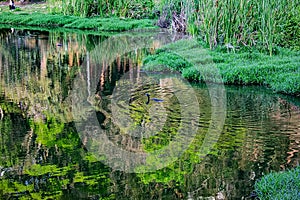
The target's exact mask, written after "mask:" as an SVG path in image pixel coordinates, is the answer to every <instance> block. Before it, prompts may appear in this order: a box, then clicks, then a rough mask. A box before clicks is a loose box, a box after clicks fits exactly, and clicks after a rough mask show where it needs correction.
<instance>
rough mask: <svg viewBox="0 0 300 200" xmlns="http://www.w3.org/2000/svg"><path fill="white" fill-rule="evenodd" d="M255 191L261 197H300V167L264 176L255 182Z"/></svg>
mask: <svg viewBox="0 0 300 200" xmlns="http://www.w3.org/2000/svg"><path fill="white" fill-rule="evenodd" d="M255 191H256V193H257V195H258V197H259V199H265V200H269V199H270V200H271V199H272V200H273V199H280V200H296V199H300V167H299V166H298V167H297V168H295V169H292V170H289V171H285V172H281V173H278V172H275V173H270V174H268V175H266V176H264V177H263V178H262V179H261V180H259V181H257V182H256V183H255Z"/></svg>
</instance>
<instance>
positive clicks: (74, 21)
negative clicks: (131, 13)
mask: <svg viewBox="0 0 300 200" xmlns="http://www.w3.org/2000/svg"><path fill="white" fill-rule="evenodd" d="M0 23H2V24H10V25H23V26H24V25H26V26H38V27H63V28H72V29H80V30H94V31H127V30H132V29H143V28H155V26H154V25H153V24H154V21H153V20H150V19H143V20H136V19H122V18H117V17H114V18H100V17H93V18H82V17H76V16H66V15H54V14H42V13H36V12H35V13H32V14H29V13H25V12H2V13H0Z"/></svg>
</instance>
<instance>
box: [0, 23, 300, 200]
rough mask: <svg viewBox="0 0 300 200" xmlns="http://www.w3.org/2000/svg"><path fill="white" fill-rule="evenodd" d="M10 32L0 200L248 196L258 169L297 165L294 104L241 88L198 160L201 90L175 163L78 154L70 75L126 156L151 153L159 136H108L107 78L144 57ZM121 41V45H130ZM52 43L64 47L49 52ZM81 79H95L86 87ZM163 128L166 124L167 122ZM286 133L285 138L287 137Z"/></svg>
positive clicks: (205, 99)
mask: <svg viewBox="0 0 300 200" xmlns="http://www.w3.org/2000/svg"><path fill="white" fill-rule="evenodd" d="M10 32H11V30H10V29H9V30H7V31H2V32H1V34H0V40H1V45H0V48H1V49H0V58H1V59H0V62H1V63H0V74H1V79H0V81H1V83H0V90H1V97H0V107H1V109H2V110H3V119H2V120H0V135H1V137H0V150H1V158H0V175H1V177H0V196H1V198H4V199H6V198H9V197H10V198H13V197H15V198H18V196H20V195H23V196H26V197H28V198H30V197H31V198H34V197H36V198H39V199H41V198H44V199H46V198H52V199H57V198H63V199H64V198H65V199H70V198H74V199H75V198H76V199H88V198H100V197H101V198H107V199H132V198H134V199H180V198H187V197H188V192H189V194H190V195H191V196H192V197H195V198H196V197H199V196H206V197H207V196H215V195H216V194H217V193H218V192H222V194H224V195H225V196H226V197H227V198H231V197H232V198H234V197H242V196H247V195H248V194H249V193H250V192H251V190H252V188H251V187H252V184H253V182H254V180H255V179H257V178H258V177H259V176H261V174H262V172H268V171H271V170H279V169H280V165H282V166H284V167H290V166H292V165H294V164H295V163H296V162H297V160H299V159H298V158H299V154H298V153H297V151H298V150H299V145H298V143H299V133H298V132H297V131H298V129H297V127H298V121H299V110H298V107H297V106H293V105H291V104H290V103H288V102H287V101H285V100H284V99H283V98H278V97H277V96H273V95H268V94H264V93H263V92H262V93H260V92H257V93H255V92H253V91H246V90H245V89H243V90H242V91H238V90H233V91H232V92H231V91H228V94H227V96H228V102H229V103H228V106H229V108H228V110H229V111H230V112H229V113H228V116H227V122H226V125H225V127H224V131H223V134H222V135H221V137H220V139H219V142H218V144H217V145H216V147H215V149H214V150H213V151H212V152H211V154H210V155H209V156H207V157H205V158H203V159H200V157H199V156H200V153H199V152H198V150H199V148H200V146H201V142H202V141H203V137H204V134H205V133H206V131H207V128H208V126H209V120H210V112H211V111H210V109H209V106H208V105H210V99H209V94H208V93H207V91H206V90H199V91H198V92H197V94H198V98H199V99H201V102H202V103H201V105H200V106H201V119H200V122H199V123H200V126H201V129H200V130H199V134H197V135H196V137H195V139H194V141H193V142H192V144H191V145H190V147H189V149H188V150H187V151H186V152H185V153H184V154H183V155H182V157H181V158H180V159H179V160H178V161H176V162H174V163H173V164H172V165H170V166H168V167H166V168H164V169H161V170H158V171H156V172H153V173H146V174H137V175H136V174H125V173H122V172H118V171H111V169H108V168H107V167H106V166H104V165H103V164H102V163H101V162H100V161H98V160H97V159H96V158H95V157H94V156H93V155H91V154H90V153H89V152H87V151H86V149H85V146H84V140H81V138H80V137H79V136H78V133H77V132H76V130H75V127H74V124H73V116H72V115H71V113H72V110H70V102H69V98H68V95H69V92H70V90H71V89H72V84H73V79H74V77H77V78H78V77H79V78H81V79H82V83H83V85H82V86H86V88H87V89H86V90H85V92H86V93H79V94H78V96H79V97H78V98H82V97H83V98H84V99H85V100H88V101H89V102H90V103H91V104H95V107H96V108H97V109H98V114H99V118H101V120H102V121H103V127H104V128H108V127H110V128H111V129H110V131H111V132H110V134H111V135H109V136H110V138H111V139H112V141H114V142H116V143H117V144H118V143H122V142H123V143H122V144H121V145H123V147H124V148H127V149H128V150H129V151H138V150H140V151H145V150H149V151H150V150H152V149H151V148H154V149H155V148H159V147H160V146H159V145H160V142H161V141H162V140H163V138H160V137H159V134H158V135H156V137H154V138H150V139H149V140H144V141H143V142H144V143H141V142H140V141H138V140H135V139H133V138H131V137H129V136H123V135H120V134H113V133H117V132H118V130H117V127H114V126H113V124H112V121H111V120H110V117H111V116H110V112H109V111H110V110H109V107H110V102H111V101H110V98H111V96H110V95H111V94H112V91H113V88H114V84H115V82H116V80H118V79H119V76H120V75H122V74H125V73H126V72H127V71H128V70H129V69H130V68H133V69H135V71H133V72H137V71H138V70H140V66H141V64H140V63H141V59H142V58H143V54H144V53H146V51H143V50H141V51H137V52H128V53H127V54H124V55H123V54H121V53H120V54H119V55H118V56H113V55H114V54H113V53H112V52H111V55H109V53H108V52H107V53H106V54H105V53H103V56H104V57H102V58H105V59H103V60H101V61H100V60H99V62H98V61H97V62H93V60H92V59H91V60H90V61H91V62H90V63H88V60H87V57H86V56H85V55H86V53H87V52H90V51H91V50H92V49H93V48H95V46H97V45H90V46H89V47H86V45H85V44H87V43H91V44H92V43H93V42H91V40H96V41H98V42H103V41H104V39H101V38H99V37H92V36H84V35H82V36H80V35H77V36H74V35H65V36H64V35H61V34H54V33H53V34H50V35H48V34H46V33H43V35H41V34H39V35H37V34H34V33H33V32H31V33H30V35H29V34H28V33H27V32H26V31H25V32H19V33H17V32H15V33H14V34H18V37H14V36H12V35H11V34H10ZM42 37H43V38H50V40H47V39H42ZM19 38H21V39H20V40H19ZM124 38H126V37H124ZM124 38H122V39H121V40H123V42H124V44H125V43H126V42H127V43H128V42H133V40H130V39H124ZM117 39H118V38H117ZM117 39H116V40H117ZM119 39H120V38H119ZM113 41H114V40H112V41H111V43H109V44H108V43H107V44H106V45H107V48H108V47H110V48H116V51H118V50H119V49H118V48H117V46H115V44H114V43H113ZM58 42H59V43H62V44H63V46H62V47H58V46H57V43H58ZM11 44H12V45H11ZM64 44H67V45H64ZM156 45H157V43H156ZM6 46H9V48H5V47H6ZM124 48H126V47H125V46H121V47H120V49H124ZM90 56H92V55H90ZM99 59H100V57H99ZM82 63H83V64H82ZM97 63H102V65H101V66H99V65H98V64H97ZM136 63H138V64H136ZM81 64H82V65H81ZM71 66H72V67H71ZM88 75H89V76H90V80H97V81H95V82H92V81H91V82H90V83H88V82H87V78H86V77H88ZM133 78H134V76H133ZM95 88H96V89H95ZM4 95H5V96H4ZM174 101H176V100H174ZM135 106H139V105H135ZM81 112H82V113H79V114H80V116H82V117H83V118H85V119H87V118H88V115H87V114H86V113H87V112H86V111H85V110H82V111H81ZM133 114H134V112H133ZM84 115H87V116H84ZM132 117H133V118H134V116H132ZM168 123H169V124H170V125H168V126H170V127H171V126H174V124H173V125H172V121H169V122H167V124H168ZM257 124H260V125H257ZM276 130H277V131H276ZM278 130H281V132H280V131H278ZM289 130H293V131H294V132H293V133H292V134H290V133H289V132H288V131H289ZM283 132H284V133H283ZM166 137H167V136H166ZM141 144H144V145H145V146H140V145H141ZM156 145H157V146H156ZM297 145H298V146H297ZM287 152H289V153H288V154H287ZM291 156H292V157H291ZM253 173H254V176H255V177H254V179H253Z"/></svg>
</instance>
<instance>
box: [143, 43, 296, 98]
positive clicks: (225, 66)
mask: <svg viewBox="0 0 300 200" xmlns="http://www.w3.org/2000/svg"><path fill="white" fill-rule="evenodd" d="M212 66H215V67H216V69H217V70H218V72H217V71H216V70H213V68H212ZM144 67H145V69H146V70H155V71H156V70H161V69H164V68H168V69H171V70H177V71H180V72H181V73H182V76H183V77H184V78H186V79H188V80H190V81H199V82H207V81H210V82H218V83H224V84H234V85H264V86H267V87H269V88H271V89H272V90H274V91H275V92H279V93H285V94H292V95H300V82H299V80H300V52H297V51H291V50H288V49H282V48H277V49H276V51H274V55H273V56H269V55H268V53H267V52H266V53H262V52H259V51H258V50H255V49H254V48H251V49H240V50H233V49H228V48H227V47H225V46H224V47H219V48H217V49H215V50H213V51H210V50H206V49H205V48H203V46H201V45H200V44H199V41H196V40H195V39H192V40H181V41H178V42H176V43H172V44H170V45H167V46H165V47H163V48H161V49H159V50H157V51H156V53H155V54H154V55H150V56H148V57H147V58H146V59H145V60H144ZM218 75H220V76H221V77H222V79H220V78H219V76H218Z"/></svg>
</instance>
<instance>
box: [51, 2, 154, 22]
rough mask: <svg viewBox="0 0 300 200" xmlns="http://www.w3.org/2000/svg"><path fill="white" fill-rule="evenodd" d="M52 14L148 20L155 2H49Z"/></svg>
mask: <svg viewBox="0 0 300 200" xmlns="http://www.w3.org/2000/svg"><path fill="white" fill-rule="evenodd" d="M48 3H49V4H50V6H49V10H50V12H52V13H63V14H64V15H75V16H81V17H88V16H95V15H99V16H101V17H112V16H117V17H126V18H136V19H141V18H147V17H151V16H152V9H153V7H154V1H152V0H151V1H147V0H132V1H128V0H118V1H114V0H96V1H94V0H87V1H80V0H63V1H61V2H59V1H56V0H49V1H48Z"/></svg>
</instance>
